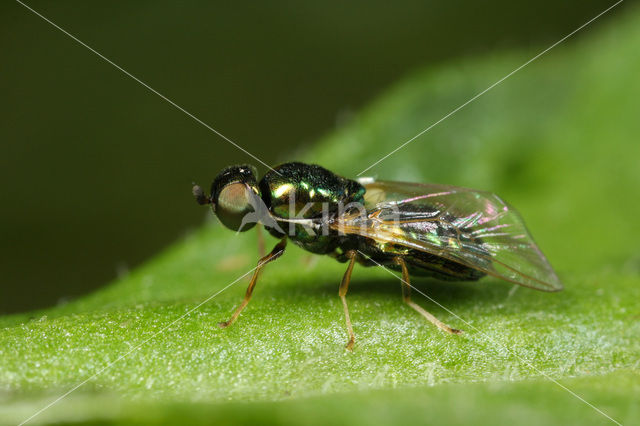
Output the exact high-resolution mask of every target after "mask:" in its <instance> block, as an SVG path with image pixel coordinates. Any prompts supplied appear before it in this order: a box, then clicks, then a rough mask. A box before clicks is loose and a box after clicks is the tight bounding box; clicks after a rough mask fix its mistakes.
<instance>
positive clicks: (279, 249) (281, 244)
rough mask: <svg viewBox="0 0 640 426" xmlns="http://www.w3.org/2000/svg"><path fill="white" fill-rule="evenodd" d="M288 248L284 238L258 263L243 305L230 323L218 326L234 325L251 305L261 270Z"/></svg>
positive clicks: (241, 304) (230, 319) (237, 309)
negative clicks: (246, 307) (243, 311)
mask: <svg viewBox="0 0 640 426" xmlns="http://www.w3.org/2000/svg"><path fill="white" fill-rule="evenodd" d="M286 246H287V239H286V238H283V239H282V240H281V241H280V242H279V243H278V244H276V246H275V247H274V248H273V250H271V253H269V254H268V255H266V256H264V257H262V258H261V259H260V260H259V261H258V266H257V267H256V269H255V270H254V271H253V276H252V277H251V282H250V283H249V287H247V292H246V293H245V295H244V299H243V300H242V303H240V306H238V307H237V308H236V310H235V312H234V313H233V315H231V318H229V320H228V321H225V322H221V323H218V326H220V328H226V327H229V326H230V325H231V324H233V322H234V321H235V320H236V318H238V315H240V312H242V310H243V309H244V308H245V306H247V304H248V303H249V300H251V294H252V293H253V288H254V287H255V286H256V281H257V280H258V274H260V270H261V269H262V268H263V267H264V266H265V265H266V264H267V263H269V262H272V261H274V260H276V259H277V258H279V257H280V256H281V255H282V253H284V248H285V247H286Z"/></svg>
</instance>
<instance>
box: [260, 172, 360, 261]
mask: <svg viewBox="0 0 640 426" xmlns="http://www.w3.org/2000/svg"><path fill="white" fill-rule="evenodd" d="M275 170H276V171H277V173H276V172H275V171H270V172H269V173H267V174H266V175H265V176H264V177H263V178H262V179H261V180H260V183H259V184H258V186H259V188H260V194H261V196H262V200H263V201H264V203H265V204H266V205H267V207H268V208H269V211H270V213H271V215H272V216H273V217H274V218H276V220H277V219H278V218H282V219H291V218H297V219H314V218H320V217H322V215H323V208H324V209H325V214H327V213H328V214H329V215H331V214H337V213H338V211H339V209H340V205H341V204H342V206H343V207H344V206H346V205H348V204H349V203H352V202H355V203H363V202H364V193H365V189H364V187H363V186H362V185H360V184H359V183H358V182H356V181H354V180H350V179H345V178H343V177H341V176H338V175H336V174H334V173H332V172H330V171H329V170H327V169H325V168H323V167H320V166H317V165H313V164H304V163H286V164H282V165H280V166H278V167H276V168H275ZM280 225H281V226H282V228H283V229H285V231H286V232H288V229H289V227H290V226H292V227H294V229H295V231H294V234H293V235H289V237H290V238H291V240H292V241H293V242H294V243H295V244H297V245H299V246H301V247H302V248H304V249H305V250H308V251H311V252H313V253H329V252H332V251H333V250H335V246H336V244H337V243H338V241H337V240H336V238H335V236H328V235H322V232H319V231H318V232H315V233H314V232H309V228H308V227H304V226H302V225H297V224H295V225H294V224H290V223H287V222H280ZM269 231H270V232H271V233H272V234H274V235H276V236H277V235H278V234H279V233H278V232H277V231H275V230H273V229H269Z"/></svg>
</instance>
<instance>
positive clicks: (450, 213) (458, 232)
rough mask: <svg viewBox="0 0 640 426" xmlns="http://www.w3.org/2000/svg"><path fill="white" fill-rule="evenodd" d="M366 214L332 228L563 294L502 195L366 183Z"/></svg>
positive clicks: (349, 216) (353, 215)
mask: <svg viewBox="0 0 640 426" xmlns="http://www.w3.org/2000/svg"><path fill="white" fill-rule="evenodd" d="M362 183H363V184H364V186H365V188H366V190H367V192H366V194H365V204H366V205H365V207H366V210H367V212H366V214H362V213H357V212H352V213H348V214H345V215H344V216H342V217H340V218H337V219H336V220H335V221H334V222H333V223H332V224H331V227H332V228H333V229H334V230H337V231H339V232H343V233H345V234H358V235H362V236H365V237H369V238H372V239H374V240H377V241H379V242H383V243H389V244H393V245H398V246H405V247H409V248H413V249H417V250H421V251H424V252H427V253H431V254H434V255H437V256H441V257H444V258H446V259H448V260H451V261H453V262H457V263H460V264H462V265H465V266H468V267H471V268H474V269H477V270H480V271H482V272H485V273H487V274H489V275H493V276H496V277H499V278H502V279H505V280H507V281H511V282H513V283H516V284H520V285H523V286H526V287H531V288H535V289H538V290H543V291H559V290H562V283H561V282H560V280H559V279H558V277H557V275H556V274H555V272H554V271H553V269H552V268H551V265H549V262H548V261H547V259H546V258H545V257H544V255H543V254H542V252H541V251H540V249H539V248H538V246H537V245H536V244H535V243H534V241H533V238H532V237H531V235H530V234H529V232H528V231H527V229H526V227H525V225H524V222H523V220H522V218H521V217H520V215H519V214H518V213H517V212H516V211H515V210H514V209H513V208H511V207H510V206H508V205H507V204H506V203H505V202H504V201H502V200H501V199H500V198H499V197H498V196H497V195H495V194H492V193H489V192H481V191H474V190H471V189H466V188H459V187H454V186H448V185H437V184H415V183H403V182H386V181H376V182H362Z"/></svg>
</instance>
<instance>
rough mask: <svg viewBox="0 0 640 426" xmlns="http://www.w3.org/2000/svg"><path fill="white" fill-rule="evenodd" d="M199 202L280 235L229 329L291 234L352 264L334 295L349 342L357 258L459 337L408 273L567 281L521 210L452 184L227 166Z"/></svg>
mask: <svg viewBox="0 0 640 426" xmlns="http://www.w3.org/2000/svg"><path fill="white" fill-rule="evenodd" d="M193 194H194V196H195V197H196V200H197V201H198V203H199V204H201V205H204V204H211V206H212V208H213V211H214V213H215V215H216V216H217V217H218V219H219V220H220V222H222V224H223V225H224V226H226V227H227V228H229V229H231V230H233V231H246V230H248V229H250V228H251V227H253V226H254V225H255V224H256V223H261V224H262V225H263V226H264V227H265V229H267V231H268V232H269V233H270V234H271V235H272V236H274V237H276V238H278V239H279V240H280V241H279V242H278V243H277V244H276V246H275V247H274V248H273V250H272V251H271V252H270V253H268V254H267V255H266V256H263V257H261V259H260V260H259V261H258V265H257V267H256V269H255V270H254V272H253V276H252V278H251V281H250V283H249V287H248V288H247V291H246V294H245V296H244V299H243V301H242V303H241V304H240V305H239V306H238V307H237V308H236V310H235V311H234V313H233V314H232V315H231V318H229V320H227V321H225V322H222V323H220V324H219V325H220V327H222V328H225V327H228V326H229V325H231V324H232V323H233V322H234V321H235V320H236V319H237V318H238V315H240V313H241V312H242V310H243V309H244V308H245V307H246V306H247V304H248V303H249V300H250V299H251V294H252V293H253V289H254V287H255V285H256V281H257V278H258V275H259V272H260V270H261V269H262V268H263V267H264V266H265V265H266V264H267V263H269V262H272V261H274V260H276V259H277V258H278V257H280V256H281V255H282V254H283V253H284V250H285V247H286V243H287V239H290V240H291V241H292V242H293V243H294V244H296V245H298V246H300V247H302V248H303V249H305V250H307V251H309V252H311V253H315V254H324V255H329V256H331V257H333V258H335V259H336V260H338V261H339V262H343V263H348V266H347V270H346V271H345V273H344V276H343V277H342V281H341V283H340V287H339V290H338V294H339V296H340V298H341V300H342V304H343V307H344V315H345V320H346V326H347V332H348V335H349V340H348V343H347V345H346V348H347V349H348V350H351V349H352V348H353V345H354V342H355V336H354V333H353V329H352V326H351V320H350V316H349V309H348V306H347V300H346V294H347V290H348V288H349V282H350V280H351V272H352V271H353V266H354V263H355V262H358V263H359V264H361V265H364V266H375V265H383V266H385V267H388V268H390V269H394V270H396V271H399V272H401V273H402V277H403V279H402V296H403V300H404V302H405V303H407V304H408V305H409V306H411V307H412V308H413V309H415V310H416V311H417V312H419V313H420V314H421V315H422V316H424V317H425V318H426V319H427V320H429V321H430V322H432V323H433V324H434V325H435V326H437V327H438V328H440V329H442V330H444V331H446V332H448V333H451V334H459V333H461V331H460V330H457V329H454V328H451V327H449V326H448V325H446V324H444V323H443V322H441V321H439V320H438V319H437V318H436V317H434V316H433V315H432V314H430V313H429V312H427V311H426V310H424V309H423V308H422V307H420V306H419V305H417V304H416V303H414V302H413V301H412V300H411V294H410V289H411V286H410V277H411V276H430V277H433V278H436V279H439V280H447V281H475V280H478V279H480V278H482V277H484V276H485V275H491V276H494V277H498V278H501V279H503V280H506V281H510V282H512V283H516V284H520V285H522V286H525V287H530V288H534V289H537V290H542V291H559V290H562V284H561V282H560V280H559V279H558V277H557V276H556V274H555V273H554V271H553V269H552V268H551V266H550V265H549V263H548V261H547V259H546V258H545V257H544V255H543V254H542V252H541V251H540V249H539V248H538V247H537V246H536V244H535V243H534V242H533V239H532V238H531V236H530V235H529V233H528V231H527V229H526V227H525V225H524V222H523V220H522V218H521V217H520V215H519V214H518V213H517V212H516V211H515V210H514V209H513V208H512V207H510V206H509V205H507V204H506V203H505V202H504V201H502V200H501V199H500V198H499V197H498V196H496V195H495V194H492V193H489V192H482V191H475V190H471V189H466V188H460V187H455V186H449V185H439V184H419V183H403V182H390V181H378V180H374V179H372V178H363V179H358V180H351V179H347V178H344V177H341V176H338V175H336V174H334V173H332V172H331V171H329V170H327V169H325V168H323V167H321V166H318V165H311V164H305V163H299V162H293V163H285V164H282V165H280V166H278V167H276V168H275V169H273V170H271V171H269V172H267V173H266V174H265V175H264V176H263V177H262V179H261V180H260V181H258V180H257V172H256V169H255V168H254V167H253V166H250V165H240V166H232V167H228V168H226V169H224V170H223V171H222V172H220V174H219V175H218V176H217V177H216V178H215V179H214V180H213V183H212V185H211V193H210V195H209V196H208V197H207V196H206V195H205V194H204V192H203V190H202V189H201V188H200V187H199V186H197V185H196V186H194V187H193Z"/></svg>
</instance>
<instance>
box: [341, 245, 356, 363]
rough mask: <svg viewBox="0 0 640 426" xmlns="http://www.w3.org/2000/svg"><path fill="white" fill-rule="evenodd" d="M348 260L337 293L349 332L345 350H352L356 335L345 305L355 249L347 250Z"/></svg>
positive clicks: (354, 258)
mask: <svg viewBox="0 0 640 426" xmlns="http://www.w3.org/2000/svg"><path fill="white" fill-rule="evenodd" d="M346 255H347V257H348V258H349V259H350V260H349V266H347V270H346V271H345V273H344V276H343V277H342V282H341V283H340V289H339V290H338V295H339V296H340V299H341V300H342V306H344V318H345V320H346V322H347V331H348V332H349V341H348V342H347V346H346V348H347V350H348V351H351V350H353V344H354V343H355V341H356V336H355V335H354V334H353V328H352V327H351V318H350V317H349V307H348V306H347V297H346V296H347V290H349V282H350V281H351V271H353V264H354V263H355V261H356V251H355V250H349V251H348V252H347V253H346Z"/></svg>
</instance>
